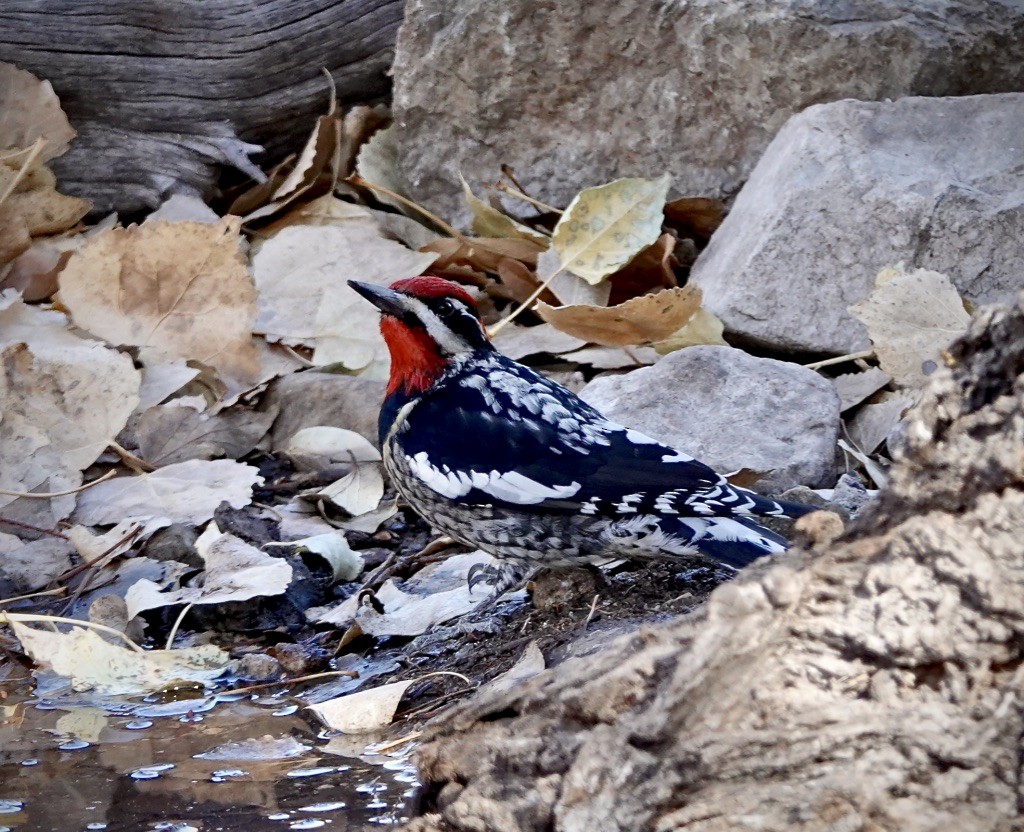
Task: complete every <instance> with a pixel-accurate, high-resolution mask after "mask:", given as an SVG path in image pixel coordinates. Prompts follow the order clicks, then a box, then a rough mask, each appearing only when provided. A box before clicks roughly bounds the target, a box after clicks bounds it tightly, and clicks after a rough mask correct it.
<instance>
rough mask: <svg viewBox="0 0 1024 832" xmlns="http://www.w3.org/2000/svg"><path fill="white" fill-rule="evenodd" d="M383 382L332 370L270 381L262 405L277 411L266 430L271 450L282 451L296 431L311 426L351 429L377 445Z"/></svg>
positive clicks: (294, 374) (298, 374)
mask: <svg viewBox="0 0 1024 832" xmlns="http://www.w3.org/2000/svg"><path fill="white" fill-rule="evenodd" d="M383 401H384V383H383V382H380V381H371V380H369V379H365V378H357V377H355V376H341V375H334V374H332V373H317V372H306V373H292V374H291V375H288V376H284V377H283V378H280V379H278V380H277V381H275V382H274V384H273V386H272V387H271V389H270V392H269V393H268V395H267V401H266V402H265V403H264V407H274V406H279V407H280V408H281V412H280V413H279V414H278V417H277V419H276V420H275V421H274V424H273V427H271V429H270V439H271V448H272V450H275V451H279V450H282V449H283V448H284V447H285V446H287V444H288V440H289V439H291V438H292V436H294V435H295V434H296V433H297V432H298V431H300V430H302V429H303V428H310V427H314V426H315V425H330V426H332V427H336V428H345V429H346V430H354V431H355V432H356V433H358V434H361V435H362V436H365V437H366V438H367V439H369V440H370V441H371V442H372V443H373V444H374V445H376V444H377V414H378V413H379V412H380V406H381V402H383Z"/></svg>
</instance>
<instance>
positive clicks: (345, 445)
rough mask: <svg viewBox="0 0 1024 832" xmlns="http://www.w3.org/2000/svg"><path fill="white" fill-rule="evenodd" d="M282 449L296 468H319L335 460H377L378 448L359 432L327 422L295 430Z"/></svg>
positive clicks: (307, 469) (314, 469) (318, 469)
mask: <svg viewBox="0 0 1024 832" xmlns="http://www.w3.org/2000/svg"><path fill="white" fill-rule="evenodd" d="M284 452H285V454H287V455H288V458H289V459H291V461H292V464H293V465H295V467H296V469H297V470H299V471H322V470H324V469H325V468H330V467H331V466H332V465H337V464H339V463H358V462H380V451H378V450H377V449H376V448H375V447H374V446H373V445H372V444H371V443H370V441H369V440H368V439H366V437H364V436H363V435H362V434H359V433H356V432H355V431H354V430H346V429H345V428H335V427H331V426H329V425H314V426H313V427H308V428H303V429H302V430H299V431H296V432H295V434H294V435H293V436H292V438H291V439H289V440H288V445H287V447H286V448H285V450H284Z"/></svg>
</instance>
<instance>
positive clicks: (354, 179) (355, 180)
mask: <svg viewBox="0 0 1024 832" xmlns="http://www.w3.org/2000/svg"><path fill="white" fill-rule="evenodd" d="M345 181H346V182H348V183H349V184H350V185H356V186H358V187H360V188H366V189H367V190H370V191H375V192H376V193H379V194H384V196H387V197H390V198H391V199H393V200H395V201H396V202H400V203H401V204H402V205H405V206H406V207H407V208H412V210H413V211H416V212H417V213H418V214H420V215H421V216H424V217H426V218H427V219H428V220H430V221H431V222H432V223H434V225H436V226H437V227H438V228H440V229H441V230H442V231H444V232H445V234H447V235H448V236H449V237H455V239H457V240H459V241H460V242H462V243H463V244H465V245H467V246H469V247H470V248H472V247H473V244H472V243H471V242H470V241H469V239H468V238H467V237H466V235H465V234H463V233H461V232H459V231H456V230H455V229H454V228H452V227H451V226H450V225H448V223H446V222H445V221H444V220H443V219H441V218H440V217H439V216H437V214H434V213H432V212H430V211H428V210H427V209H426V208H424V207H422V206H421V205H417V204H416V203H415V202H413V201H412V200H411V199H409V198H408V197H404V196H402V195H401V194H399V193H396V192H395V191H392V190H390V189H389V188H385V187H383V186H382V185H375V184H373V182H368V181H367V180H365V179H363V177H361V176H360V175H359V174H358V173H353V174H352V175H351V176H349V177H348V178H347V179H346V180H345Z"/></svg>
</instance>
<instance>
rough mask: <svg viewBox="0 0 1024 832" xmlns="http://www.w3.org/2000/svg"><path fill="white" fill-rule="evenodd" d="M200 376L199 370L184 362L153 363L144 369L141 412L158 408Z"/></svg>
mask: <svg viewBox="0 0 1024 832" xmlns="http://www.w3.org/2000/svg"><path fill="white" fill-rule="evenodd" d="M198 375H199V370H198V369H196V368H195V367H189V366H188V365H186V364H185V362H184V361H165V362H156V361H154V362H152V363H150V364H147V365H146V366H145V367H143V368H142V386H141V387H140V388H139V410H140V411H142V410H148V409H149V408H151V407H156V406H157V405H158V404H160V403H161V402H162V401H163V400H164V399H166V398H167V397H168V396H171V395H173V394H174V393H177V392H178V391H179V390H181V388H182V387H184V386H185V385H186V384H188V383H189V382H190V381H192V380H193V379H195V378H196V377H197V376H198Z"/></svg>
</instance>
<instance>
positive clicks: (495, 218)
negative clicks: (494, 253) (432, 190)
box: [459, 174, 551, 248]
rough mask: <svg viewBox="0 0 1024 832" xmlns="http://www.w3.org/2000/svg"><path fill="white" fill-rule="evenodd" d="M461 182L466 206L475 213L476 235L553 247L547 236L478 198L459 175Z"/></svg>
mask: <svg viewBox="0 0 1024 832" xmlns="http://www.w3.org/2000/svg"><path fill="white" fill-rule="evenodd" d="M459 181H460V182H461V183H462V195H463V196H464V197H465V199H466V204H467V205H468V206H469V210H470V211H472V212H473V220H472V226H471V227H472V229H473V233H474V234H478V235H479V236H481V237H519V238H520V239H523V240H531V241H532V242H534V243H537V244H538V245H539V246H541V247H542V248H547V247H548V246H549V245H551V239H550V238H549V237H547V236H546V235H544V234H541V233H540V232H539V231H534V230H533V229H532V228H529V227H527V226H525V225H523V224H522V223H521V222H516V221H515V220H514V219H512V218H511V217H510V216H507V215H506V214H503V213H502V212H501V211H499V210H498V209H497V208H494V207H492V206H490V205H488V204H487V203H486V202H484V201H483V200H482V199H480V198H479V197H477V196H476V195H475V194H474V193H473V191H472V189H471V188H470V187H469V183H468V182H466V180H465V179H464V178H463V176H462V174H459Z"/></svg>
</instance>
